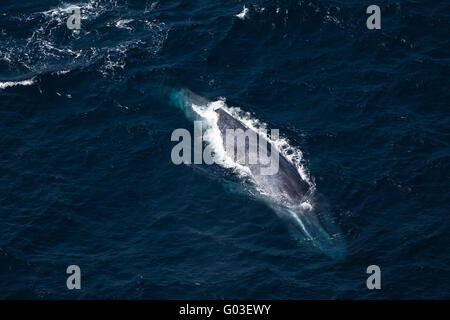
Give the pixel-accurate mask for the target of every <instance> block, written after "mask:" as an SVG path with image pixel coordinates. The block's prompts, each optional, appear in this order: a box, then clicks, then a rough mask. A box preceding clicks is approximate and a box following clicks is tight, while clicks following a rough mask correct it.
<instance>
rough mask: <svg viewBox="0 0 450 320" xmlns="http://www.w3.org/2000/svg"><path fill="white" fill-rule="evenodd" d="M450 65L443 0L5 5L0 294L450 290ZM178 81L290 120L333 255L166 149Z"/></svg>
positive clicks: (186, 123)
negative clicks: (375, 270) (374, 282)
mask: <svg viewBox="0 0 450 320" xmlns="http://www.w3.org/2000/svg"><path fill="white" fill-rule="evenodd" d="M371 4H377V5H379V6H380V8H381V30H368V29H367V27H366V19H367V18H368V16H369V14H367V13H366V8H367V6H369V5H371ZM74 6H78V7H79V8H80V13H81V28H80V30H71V29H69V28H68V27H67V25H66V21H67V19H68V18H69V16H70V15H71V14H72V9H73V7H74ZM449 75H450V2H449V1H439V0H430V1H417V0H414V1H413V0H408V1H384V0H381V1H377V2H376V3H375V2H374V1H359V0H347V1H343V0H339V1H331V0H329V1H328V0H321V1H317V0H305V1H304V0H299V1H287V0H286V1H275V0H272V1H237V0H232V1H230V0H221V1H211V0H210V1H206V0H190V1H186V0H185V1H150V0H148V1H145V0H143V1H132V0H128V1H119V0H116V1H108V0H75V1H72V0H67V1H60V0H35V1H15V0H2V1H1V3H0V150H1V151H0V298H1V299H18V298H26V299H246V298H248V299H412V298H414V299H442V298H446V299H449V298H450V245H449V244H450V221H449V213H450V196H449V195H450V165H449V162H450V146H449V141H450V131H449V127H450V115H449V107H450V103H449V101H450V81H449V80H450V76H449ZM181 88H189V89H190V90H192V91H193V92H195V93H197V94H198V95H200V96H202V97H204V98H206V99H208V100H210V101H212V102H216V103H219V102H220V103H224V104H226V105H227V106H228V107H230V108H231V107H235V108H238V110H240V111H241V113H243V114H245V117H246V119H247V120H248V121H250V122H252V123H258V124H264V125H266V126H267V127H268V128H277V129H279V131H280V140H279V141H281V142H282V143H283V146H284V147H285V148H284V147H283V148H284V149H283V150H284V151H283V152H286V155H293V157H292V159H291V161H293V163H295V165H296V167H297V168H298V169H299V170H301V172H302V173H303V174H304V175H305V177H307V179H308V181H309V182H310V184H311V185H312V186H314V188H315V190H316V192H317V194H318V195H320V198H319V199H320V200H319V202H321V203H322V202H323V203H326V205H327V207H328V208H329V210H328V211H327V215H328V217H329V219H330V221H332V223H333V225H334V226H335V228H336V229H335V230H338V231H337V233H336V234H335V236H336V239H339V241H340V245H341V253H342V254H341V255H340V256H339V257H338V258H336V257H335V256H333V255H332V254H327V252H324V251H326V250H321V249H320V248H318V247H317V246H316V245H315V243H314V239H311V238H308V237H307V236H305V235H303V234H301V233H300V232H298V230H293V229H292V228H291V226H290V225H289V223H288V222H287V221H285V220H284V219H282V218H281V217H280V216H279V215H277V213H276V212H275V210H274V209H273V208H272V207H271V206H270V205H268V204H267V203H266V202H265V201H261V199H260V198H259V197H258V196H255V194H254V193H252V192H249V191H248V190H247V189H246V187H245V182H244V181H242V179H240V178H239V177H238V175H237V174H236V170H233V169H232V168H223V167H220V166H218V165H215V166H207V165H206V164H203V165H183V164H182V165H175V164H174V163H173V162H172V160H171V151H172V148H173V147H174V146H175V145H176V142H173V141H171V134H172V132H173V131H174V130H175V129H177V128H185V129H188V130H189V131H190V132H193V130H194V126H193V123H192V121H190V120H189V119H187V118H186V117H185V115H184V113H183V112H182V110H180V109H179V108H177V107H176V103H173V101H172V100H173V99H171V96H173V93H175V94H176V93H177V92H179V90H180V89H181ZM69 265H78V266H79V267H80V269H81V290H68V289H67V287H66V280H67V277H68V276H69V275H68V274H66V269H67V267H68V266H69ZM370 265H378V266H379V267H380V269H381V289H380V290H368V288H367V287H366V280H367V278H368V277H369V274H367V273H366V269H367V267H368V266H370Z"/></svg>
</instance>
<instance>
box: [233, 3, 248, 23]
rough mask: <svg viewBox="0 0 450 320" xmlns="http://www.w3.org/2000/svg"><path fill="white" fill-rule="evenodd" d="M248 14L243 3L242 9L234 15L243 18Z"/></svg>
mask: <svg viewBox="0 0 450 320" xmlns="http://www.w3.org/2000/svg"><path fill="white" fill-rule="evenodd" d="M247 14H248V8H247V7H246V6H245V5H244V7H243V8H242V11H241V12H240V13H238V14H237V15H236V17H238V18H239V19H241V20H244V19H245V18H246V17H247Z"/></svg>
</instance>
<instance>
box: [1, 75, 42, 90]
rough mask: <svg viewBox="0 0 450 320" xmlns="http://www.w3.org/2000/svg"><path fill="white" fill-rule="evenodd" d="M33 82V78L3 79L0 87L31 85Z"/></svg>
mask: <svg viewBox="0 0 450 320" xmlns="http://www.w3.org/2000/svg"><path fill="white" fill-rule="evenodd" d="M32 84H34V79H33V78H32V79H28V80H22V81H5V82H0V89H5V88H9V87H15V86H31V85H32Z"/></svg>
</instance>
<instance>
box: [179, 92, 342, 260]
mask: <svg viewBox="0 0 450 320" xmlns="http://www.w3.org/2000/svg"><path fill="white" fill-rule="evenodd" d="M172 100H176V101H177V104H178V106H179V107H182V109H183V111H184V112H185V114H186V116H187V117H188V118H190V119H194V120H195V119H199V118H201V115H199V114H198V113H197V112H196V111H195V108H194V107H195V106H207V105H209V104H210V103H211V101H210V100H208V99H206V98H204V97H202V96H199V95H197V94H196V93H194V92H192V91H191V90H189V89H186V88H183V89H181V90H180V91H179V92H177V93H176V95H175V98H174V96H173V97H172ZM213 111H214V113H215V115H216V117H215V118H216V125H217V128H218V130H219V132H220V135H221V138H222V144H223V147H224V150H225V152H226V154H227V155H228V156H230V157H234V158H233V160H236V161H237V160H241V161H239V163H241V164H242V165H243V166H244V167H246V168H247V169H248V171H249V172H250V174H251V178H252V180H253V183H254V185H255V186H256V188H257V190H258V191H259V192H260V193H261V194H262V195H263V199H264V200H265V201H266V203H268V204H269V206H270V207H271V208H272V209H274V211H275V212H276V213H277V214H278V215H279V216H280V217H282V218H284V219H286V220H287V221H288V222H289V224H290V225H291V226H292V227H293V228H294V230H300V232H301V233H302V234H303V235H304V236H305V237H306V238H307V239H308V240H311V241H312V242H313V244H314V245H315V246H316V247H318V248H319V249H321V250H322V251H323V252H324V253H325V254H326V255H328V256H329V257H332V258H335V259H343V257H344V256H345V245H344V242H343V240H342V238H341V237H340V230H339V228H338V227H336V225H335V224H334V221H331V219H330V218H329V216H328V214H327V211H328V210H329V209H328V206H327V204H326V203H325V201H323V199H321V196H320V195H317V194H316V192H315V186H313V185H312V184H311V183H310V182H309V181H307V180H306V179H303V178H302V176H301V174H300V173H299V171H298V169H297V167H296V166H295V165H294V164H293V163H292V162H291V161H289V159H287V158H286V157H285V156H284V155H283V154H282V153H281V152H280V151H279V150H277V148H276V146H274V145H273V143H271V142H270V141H269V140H268V139H267V138H266V137H264V136H262V135H261V134H259V133H257V132H254V134H255V135H256V136H258V146H257V147H255V146H252V143H255V142H254V141H252V140H251V139H245V140H244V141H242V140H241V143H245V146H240V147H242V148H243V149H244V150H245V153H244V154H243V155H242V159H238V157H237V155H236V148H237V147H239V145H237V144H236V143H238V142H237V140H235V141H234V143H231V144H228V143H227V138H228V136H227V130H234V131H236V130H239V129H240V130H242V131H247V132H248V131H250V132H251V131H252V130H253V129H252V128H250V127H249V126H248V125H246V124H245V123H244V122H243V121H242V120H241V119H239V118H238V117H237V116H236V115H233V114H232V113H231V112H230V111H229V109H228V108H225V107H224V106H223V105H219V106H218V107H216V108H214V109H213ZM261 140H262V141H264V143H263V144H261V143H259V142H260V141H261ZM230 146H231V147H230ZM264 146H265V147H264ZM233 148H234V150H233ZM255 150H257V151H259V152H258V153H257V155H256V159H258V160H259V157H260V156H261V154H266V155H269V156H270V158H271V159H276V160H277V161H278V170H276V172H274V173H272V174H262V171H263V169H264V168H265V167H267V166H268V165H270V164H264V163H263V162H262V161H256V162H255V163H250V162H249V159H250V156H251V155H252V154H250V153H251V152H254V151H255ZM274 153H276V157H272V156H273V155H274ZM295 234H296V233H295ZM298 239H299V238H298Z"/></svg>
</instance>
